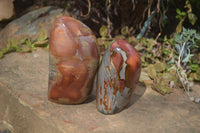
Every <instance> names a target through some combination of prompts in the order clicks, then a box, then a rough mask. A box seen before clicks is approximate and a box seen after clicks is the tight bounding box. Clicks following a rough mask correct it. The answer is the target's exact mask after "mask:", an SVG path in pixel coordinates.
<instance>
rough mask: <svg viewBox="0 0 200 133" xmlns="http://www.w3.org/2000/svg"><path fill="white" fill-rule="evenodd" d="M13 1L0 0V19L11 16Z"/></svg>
mask: <svg viewBox="0 0 200 133" xmlns="http://www.w3.org/2000/svg"><path fill="white" fill-rule="evenodd" d="M13 1H14V0H0V21H1V20H3V19H9V18H10V17H12V16H13V14H14V10H13V8H14V6H13Z"/></svg>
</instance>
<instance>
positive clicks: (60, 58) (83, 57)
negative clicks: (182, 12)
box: [48, 16, 99, 104]
mask: <svg viewBox="0 0 200 133" xmlns="http://www.w3.org/2000/svg"><path fill="white" fill-rule="evenodd" d="M98 60H99V55H98V49H97V45H96V38H95V36H94V34H93V33H92V31H91V30H90V29H89V28H88V27H87V26H86V25H84V24H83V23H81V22H80V21H78V20H76V19H74V18H71V17H68V16H62V17H59V18H57V19H56V20H55V22H54V26H53V29H52V31H51V35H50V46H49V90H48V98H49V100H50V101H53V102H57V103H62V104H78V103H82V102H84V100H86V98H87V96H88V94H89V93H90V91H91V88H92V83H93V79H94V76H95V73H96V70H97V66H98Z"/></svg>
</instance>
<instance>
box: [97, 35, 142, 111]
mask: <svg viewBox="0 0 200 133" xmlns="http://www.w3.org/2000/svg"><path fill="white" fill-rule="evenodd" d="M140 72H141V61H140V56H139V54H138V52H137V50H136V49H135V48H134V47H133V46H132V45H130V44H129V43H128V42H126V41H124V40H122V39H119V40H116V41H115V42H113V43H112V44H111V45H110V46H109V48H108V49H107V50H106V52H105V54H104V57H103V59H102V62H101V64H100V67H99V70H98V72H97V74H96V77H95V78H96V79H95V80H96V83H95V84H94V87H96V88H97V99H96V100H97V110H98V111H99V112H101V113H103V114H114V113H117V112H120V111H121V110H122V109H123V108H125V107H126V105H127V104H128V103H129V101H130V100H131V97H132V95H133V92H134V90H135V88H136V84H137V81H138V80H139V77H140Z"/></svg>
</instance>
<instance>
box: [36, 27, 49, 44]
mask: <svg viewBox="0 0 200 133" xmlns="http://www.w3.org/2000/svg"><path fill="white" fill-rule="evenodd" d="M46 39H47V31H46V30H45V29H40V31H39V33H38V38H37V41H44V40H46Z"/></svg>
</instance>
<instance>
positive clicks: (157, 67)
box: [154, 62, 166, 72]
mask: <svg viewBox="0 0 200 133" xmlns="http://www.w3.org/2000/svg"><path fill="white" fill-rule="evenodd" d="M154 68H155V70H156V72H162V71H164V70H165V69H166V64H165V63H162V62H157V63H156V64H154Z"/></svg>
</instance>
